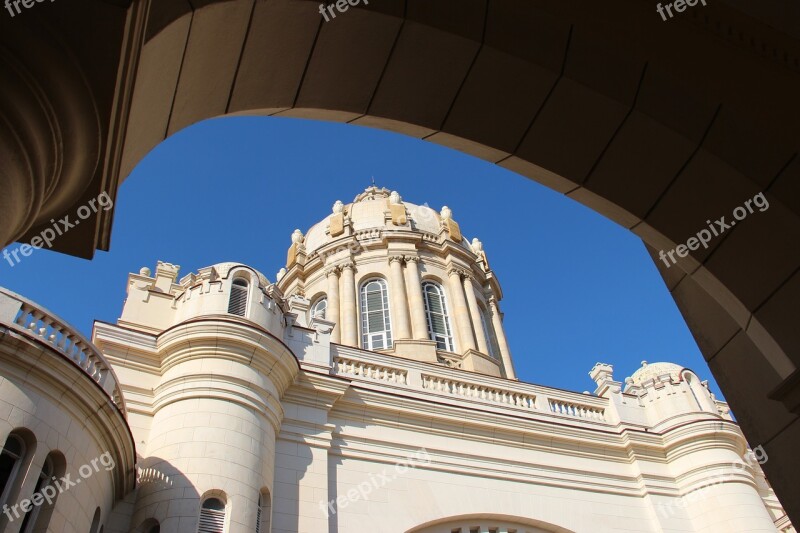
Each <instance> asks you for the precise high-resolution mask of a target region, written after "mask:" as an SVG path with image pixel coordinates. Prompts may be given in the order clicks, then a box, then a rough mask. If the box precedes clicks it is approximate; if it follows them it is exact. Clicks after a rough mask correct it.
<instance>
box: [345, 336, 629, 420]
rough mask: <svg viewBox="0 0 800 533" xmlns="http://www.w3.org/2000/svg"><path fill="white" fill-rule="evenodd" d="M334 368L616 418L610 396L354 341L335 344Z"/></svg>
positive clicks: (546, 410) (453, 394) (517, 407)
mask: <svg viewBox="0 0 800 533" xmlns="http://www.w3.org/2000/svg"><path fill="white" fill-rule="evenodd" d="M331 350H332V352H333V353H332V366H331V373H332V374H333V375H337V376H343V377H348V378H350V379H354V380H363V381H372V382H375V381H378V382H383V384H385V385H387V386H390V387H400V388H405V389H410V390H417V391H420V392H424V393H426V394H435V395H438V396H442V397H444V398H447V397H450V398H458V399H461V400H465V401H468V402H471V403H479V404H485V405H487V406H493V407H498V408H508V409H511V410H514V411H516V412H518V413H520V412H526V413H530V414H532V415H544V416H547V417H558V418H569V419H574V420H580V421H582V422H586V423H590V424H604V425H605V424H614V423H616V422H615V421H616V419H615V417H614V416H613V415H611V414H610V413H609V402H608V399H607V398H601V397H598V396H592V395H587V394H580V393H577V392H570V391H564V390H560V389H552V388H549V387H542V386H540V385H533V384H531V383H520V382H517V381H511V380H506V379H502V378H497V377H492V376H486V375H479V374H474V373H471V372H466V371H463V370H459V369H456V368H449V367H447V366H444V365H442V366H439V365H432V364H430V363H422V362H419V361H413V360H409V359H402V360H401V359H398V358H397V357H393V356H391V355H387V354H379V353H375V352H369V351H366V350H361V349H358V348H353V347H350V346H341V345H331Z"/></svg>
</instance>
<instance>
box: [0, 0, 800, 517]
mask: <svg viewBox="0 0 800 533" xmlns="http://www.w3.org/2000/svg"><path fill="white" fill-rule="evenodd" d="M193 4H194V5H195V6H196V7H194V8H193V7H192V5H191V4H190V3H189V2H185V1H183V0H160V1H159V2H149V1H144V0H142V1H138V2H132V3H131V2H124V1H114V2H111V1H109V2H99V3H98V2H90V1H89V0H83V1H78V2H77V3H73V4H70V6H66V7H63V6H61V5H58V4H56V6H57V7H53V8H52V9H51V11H48V12H45V11H44V10H42V11H41V13H42V18H41V19H39V20H42V21H44V22H42V24H41V25H40V26H38V25H37V23H36V22H31V20H32V19H30V18H29V19H28V20H27V21H26V22H24V24H25V25H26V26H22V24H23V23H22V22H19V21H14V23H13V24H17V26H13V28H12V26H11V25H10V24H9V23H8V22H7V21H4V22H3V24H4V29H5V27H6V25H8V28H9V30H11V29H13V35H15V36H19V35H21V34H22V33H24V32H27V33H25V35H29V36H30V35H35V33H36V32H37V31H39V32H42V35H44V34H45V33H46V32H50V31H53V27H57V28H59V30H58V31H60V32H63V33H64V34H65V38H64V39H62V40H61V42H62V43H65V44H64V47H65V48H66V49H67V52H70V53H67V55H68V56H69V57H70V58H71V60H72V61H73V62H75V61H77V63H78V64H77V65H76V66H75V68H76V69H78V70H82V72H83V74H84V78H82V79H80V78H78V79H76V78H75V77H74V72H73V73H72V74H71V75H70V78H69V80H68V81H69V84H68V85H66V87H67V88H68V90H70V91H71V92H73V93H75V94H79V95H80V101H81V102H85V101H86V98H87V91H86V90H85V89H86V87H85V86H84V85H81V83H79V82H80V81H82V80H83V81H84V82H85V85H87V86H89V89H90V90H89V91H88V94H89V96H88V97H93V98H94V103H95V106H96V108H97V109H96V111H97V112H96V113H89V112H80V110H78V112H77V113H71V114H65V116H64V117H63V118H62V117H56V120H55V122H53V121H51V122H49V123H48V122H47V121H46V120H44V119H43V120H42V121H41V124H38V123H37V124H33V125H32V124H30V123H24V121H22V120H16V118H17V116H18V113H12V112H11V111H8V110H7V109H5V108H4V109H3V111H4V115H5V116H7V117H9V116H10V117H11V119H9V120H6V122H4V123H3V125H2V127H0V139H2V140H3V143H2V146H3V147H4V150H6V151H7V152H8V153H9V154H17V153H22V152H24V153H26V154H27V156H26V158H14V157H11V156H9V158H8V159H7V160H8V161H11V163H12V164H10V166H9V170H8V174H7V175H8V176H9V178H6V179H7V180H8V181H9V182H10V183H12V184H13V185H14V187H10V186H9V188H8V190H10V191H12V193H13V194H11V196H10V197H11V198H12V199H13V198H17V197H19V198H18V200H16V201H12V202H7V203H8V204H9V205H8V206H4V207H8V208H7V209H5V208H4V211H3V212H4V217H5V218H6V220H4V227H6V228H12V229H14V228H23V229H24V230H25V231H24V235H23V230H19V231H17V233H16V234H15V233H14V232H13V231H12V232H10V233H9V235H10V236H11V237H7V238H18V237H19V235H23V238H26V237H27V238H30V237H32V236H33V235H36V234H37V233H38V231H40V229H41V224H46V221H47V218H49V217H50V216H52V213H56V212H62V213H68V212H74V207H75V206H77V205H79V204H80V203H81V202H82V201H84V200H85V199H86V198H88V197H90V194H89V193H90V192H95V193H96V192H97V191H99V190H101V189H102V190H108V191H109V192H110V193H111V194H112V195H113V193H115V191H116V186H117V183H118V180H119V179H120V178H121V177H124V176H126V175H127V174H128V173H129V172H130V170H131V169H132V168H133V166H135V165H136V163H137V162H138V161H139V160H140V159H141V158H142V157H143V156H144V155H145V154H146V153H147V152H148V151H149V150H150V149H151V148H152V147H153V146H155V145H156V144H158V143H159V142H160V141H162V140H163V139H164V138H166V137H167V136H169V135H170V134H172V133H174V132H176V131H178V130H180V129H182V128H184V127H186V126H188V125H190V124H193V123H195V122H197V121H199V120H202V119H205V118H209V117H214V116H221V115H226V114H265V115H280V116H294V117H307V118H318V119H328V120H338V121H343V122H349V123H354V124H360V125H367V126H373V127H380V128H387V129H391V130H393V131H398V132H401V133H404V134H407V135H411V136H415V137H418V138H424V139H426V140H429V141H431V142H436V143H439V144H443V145H446V146H450V147H453V148H456V149H459V150H462V151H464V152H467V153H470V154H473V155H475V156H477V157H480V158H483V159H486V160H489V161H492V162H494V163H497V164H499V165H501V166H503V167H505V168H508V169H510V170H513V171H515V172H517V173H519V174H521V175H523V176H526V177H528V178H531V179H534V180H536V181H538V182H540V183H542V184H544V185H546V186H548V187H551V188H553V189H555V190H557V191H559V192H562V193H564V194H567V195H568V196H570V197H571V198H573V199H575V200H577V201H579V202H581V203H583V204H585V205H587V206H589V207H591V208H593V209H595V210H597V211H598V212H600V213H602V214H604V215H605V216H607V217H609V218H611V219H612V220H615V221H616V222H618V223H620V224H621V225H623V226H625V227H627V228H629V229H630V230H631V231H633V232H634V233H635V234H637V235H639V236H640V237H641V238H642V239H643V240H644V241H645V242H646V243H647V244H648V246H649V248H650V249H651V251H653V253H654V254H657V252H656V251H658V250H662V249H663V250H672V249H674V248H676V246H677V245H678V244H680V243H686V242H687V239H688V238H689V237H692V236H694V235H695V234H697V233H698V232H699V231H701V230H704V229H705V228H707V227H708V226H709V225H710V224H711V222H710V221H712V220H717V219H718V218H719V217H721V216H727V217H728V220H730V219H731V216H730V215H731V212H732V211H733V209H734V208H736V207H738V206H741V205H743V204H744V203H745V202H746V201H747V200H751V199H753V198H754V197H755V196H756V195H757V194H759V193H761V192H764V193H765V194H766V196H765V197H766V198H767V199H768V200H769V203H770V207H769V209H768V210H767V211H764V212H761V213H759V214H758V215H757V216H755V215H754V216H752V217H751V218H747V220H746V221H743V222H742V223H741V224H739V225H738V226H736V227H735V228H733V227H730V228H729V229H728V230H726V231H725V232H724V234H723V235H719V236H715V238H714V239H712V240H710V241H709V242H708V243H707V244H708V247H707V248H705V247H702V248H698V249H697V250H696V251H693V252H692V253H691V254H690V255H688V256H687V257H684V258H680V259H679V260H678V261H677V265H675V266H667V265H669V263H668V262H664V261H661V260H660V259H659V257H658V256H657V255H655V256H654V258H655V261H656V264H657V265H658V266H659V268H660V269H661V271H662V275H663V277H664V279H665V282H666V283H667V286H668V287H669V289H670V291H671V292H672V294H673V296H674V297H675V300H676V302H677V304H678V306H679V308H680V309H681V312H682V313H683V315H684V317H686V320H687V322H688V324H689V326H690V328H691V330H692V331H693V333H694V335H695V338H696V339H697V341H698V344H699V345H700V348H701V350H702V351H703V353H704V355H705V357H706V359H707V360H708V362H709V366H710V367H711V369H712V371H713V373H714V375H715V377H716V378H717V381H718V382H719V384H720V386H721V387H722V389H723V391H724V392H725V394H726V397H727V398H728V399H729V401H730V403H731V405H732V406H733V408H734V410H735V412H736V413H737V417H738V419H739V421H740V422H741V424H742V427H743V429H744V430H745V432H746V434H747V435H748V437H749V439H750V441H751V443H752V444H753V445H754V446H755V445H758V444H761V445H763V446H764V448H765V449H766V450H767V452H768V453H769V456H770V460H769V461H768V463H766V464H765V470H766V471H767V473H768V475H769V476H770V480H771V482H772V483H773V485H774V486H775V488H776V491H777V492H778V494H779V495H780V496H781V497H782V499H783V503H784V505H785V506H786V509H787V511H788V512H789V513H790V515H792V516H793V518H794V519H795V520H800V515H799V514H798V513H800V508H798V505H799V504H798V503H796V502H800V498H798V497H797V492H796V489H795V488H794V487H793V478H794V475H795V474H796V473H797V472H798V471H800V465H798V459H797V458H796V457H795V455H794V452H793V444H794V443H796V442H798V440H800V424H798V422H797V416H796V414H795V413H794V412H793V411H795V412H796V411H798V410H800V408H798V405H800V392H798V391H799V390H800V389H798V387H797V384H798V378H797V376H798V374H797V372H796V366H797V365H798V363H799V361H800V349H798V348H800V333H799V332H798V331H797V330H796V328H795V327H794V321H793V320H792V319H793V318H794V317H796V316H797V315H798V303H797V302H798V301H800V298H799V297H798V296H800V273H799V272H798V266H800V249H798V247H797V246H796V243H797V242H798V240H799V239H798V238H800V220H799V219H798V212H799V211H800V199H798V196H799V195H798V189H797V185H796V183H797V179H798V175H800V159H798V158H797V156H796V154H797V150H798V138H800V135H799V133H800V120H797V119H798V118H800V117H799V115H800V113H798V106H797V103H796V101H795V95H796V94H797V93H798V89H800V81H799V79H798V75H797V72H798V68H800V64H798V59H797V58H798V57H800V53H799V51H800V46H798V41H797V39H796V38H792V37H790V36H789V35H787V34H786V33H782V32H780V31H777V30H775V29H774V27H770V26H769V25H767V24H765V23H764V21H767V22H770V23H771V24H773V26H775V27H777V26H779V25H780V21H781V18H782V16H783V15H785V14H786V13H790V11H786V13H784V14H783V15H782V14H781V13H780V12H779V11H778V12H775V11H769V9H767V8H763V9H764V11H762V12H759V13H749V14H748V13H742V12H739V11H736V10H734V9H732V8H730V7H729V6H727V5H726V4H725V3H724V2H719V3H717V5H714V6H707V7H695V8H693V9H691V10H688V11H687V12H686V13H685V14H683V15H682V17H679V18H676V19H675V20H670V21H668V22H667V23H665V22H664V21H663V20H662V19H661V18H660V17H658V15H657V14H656V13H655V12H654V11H653V9H652V6H651V5H650V4H648V3H646V2H634V1H632V0H631V1H620V2H617V3H613V4H611V3H604V4H599V3H584V4H582V5H580V6H575V5H566V4H567V3H565V2H548V1H530V0H492V1H491V2H489V1H487V0H468V1H464V0H458V1H455V0H437V1H436V2H430V1H424V0H408V1H403V0H385V1H380V2H379V1H377V0H375V1H373V2H370V4H368V5H367V6H366V8H353V9H349V10H348V11H347V12H346V13H342V14H341V15H340V16H338V17H337V18H336V19H335V20H332V21H330V22H324V20H323V19H322V17H320V15H319V12H318V7H319V4H318V3H316V2H310V1H306V0H303V1H289V0H258V1H254V0H207V1H204V2H200V3H198V2H193ZM789 5H790V4H789V3H788V2H787V3H785V4H781V3H778V9H780V7H781V6H784V8H785V9H787V10H788V9H790V8H788V7H785V6H789ZM99 6H102V7H99ZM82 10H83V11H82ZM86 10H91V11H92V12H94V13H95V14H97V15H98V16H109V17H110V18H109V21H110V22H109V25H108V27H107V28H106V29H105V31H104V32H99V31H95V32H94V33H92V34H91V35H88V36H87V35H83V36H82V38H83V40H81V39H80V38H78V36H77V35H76V34H77V32H79V31H80V30H82V29H85V28H86V26H87V24H89V22H87V17H86V13H87V12H88V11H86ZM111 15H113V16H111ZM753 16H756V17H760V18H761V19H762V20H759V19H757V18H754V17H753ZM48 17H51V18H50V19H48ZM770 17H772V19H770ZM65 22H66V23H65ZM70 22H74V24H70ZM784 31H786V32H789V31H791V28H789V27H788V26H787V27H785V28H784ZM4 35H12V33H4ZM109 36H114V37H115V38H116V40H115V41H114V42H115V43H117V46H118V50H119V52H120V57H121V59H120V61H119V63H118V64H116V65H114V64H111V62H110V61H108V58H107V57H105V56H103V57H104V58H105V62H101V61H100V59H98V58H100V57H101V56H99V55H98V54H97V52H94V51H92V50H90V48H91V46H86V44H87V43H88V42H89V41H91V40H92V39H95V40H96V44H97V48H98V49H99V48H102V45H101V44H100V43H102V44H103V45H104V44H105V43H106V41H107V39H108V37H109ZM6 39H7V38H6ZM51 41H52V40H46V41H45V40H42V42H43V43H50V42H51ZM21 43H22V41H21V40H18V41H14V42H13V43H12V45H9V47H8V50H10V52H9V51H8V50H7V51H6V53H5V55H4V56H3V58H4V61H6V62H7V63H13V64H14V66H15V69H14V71H15V72H23V73H24V75H23V74H20V76H19V77H18V79H19V80H21V81H18V80H17V78H14V80H13V81H12V82H6V85H5V87H6V91H8V90H9V89H8V87H9V84H11V85H13V87H14V90H15V91H16V92H17V93H19V92H20V91H19V87H29V86H32V85H31V83H30V80H31V79H33V80H34V81H38V82H39V83H38V86H37V87H36V90H37V91H39V92H41V93H44V94H46V95H55V94H56V93H57V91H59V90H60V91H62V92H63V90H64V85H59V81H61V78H63V77H65V76H67V74H66V73H60V72H58V71H57V69H56V68H55V67H54V66H53V67H51V68H49V69H48V68H44V69H40V70H41V71H42V72H45V74H41V72H37V71H35V69H32V68H31V69H28V70H27V71H26V70H25V69H24V68H16V67H18V66H19V64H22V65H23V67H24V66H25V64H26V61H29V62H31V63H32V64H35V59H34V57H35V56H28V55H27V54H32V53H33V52H34V51H35V50H32V51H29V52H26V51H25V47H24V46H22V45H21ZM77 43H81V44H77ZM4 44H5V43H4ZM42 46H44V45H42ZM70 46H72V47H73V48H74V49H73V50H69V47H70ZM51 48H55V46H54V45H53V46H51ZM64 53H66V52H64ZM48 57H51V56H48ZM76 57H77V60H76V59H75V58H76ZM687 59H691V60H687ZM93 61H94V63H93ZM45 75H47V76H50V77H48V78H47V79H46V80H45V81H42V79H41V78H42V76H45ZM15 84H16V85H15ZM33 85H36V84H33ZM39 92H36V91H33V90H31V91H29V93H31V94H37V95H38V94H39ZM8 94H11V93H8ZM7 100H8V102H11V101H12V99H11V98H9V99H7ZM51 100H53V101H56V100H58V99H57V98H55V96H53V97H52V98H51ZM38 101H39V100H36V102H38ZM26 102H27V100H26ZM36 102H34V100H31V103H30V107H31V108H34V107H35V106H36V105H38V104H36ZM3 105H5V106H8V105H9V104H8V103H6V104H3ZM54 107H55V108H56V109H61V108H60V107H58V105H55V104H54ZM67 107H68V106H67ZM61 122H64V123H66V124H73V123H74V124H78V125H80V126H82V127H83V129H80V130H79V131H83V132H84V136H88V137H91V135H93V133H92V132H94V134H95V135H98V136H100V137H101V138H102V142H101V143H100V146H99V147H97V149H96V150H92V151H91V153H90V154H88V156H87V155H86V154H85V153H81V155H82V156H85V157H88V158H89V160H88V161H87V160H86V159H84V158H83V157H80V158H77V159H75V156H74V152H69V151H68V152H65V153H68V154H73V155H72V157H73V159H71V160H70V161H71V162H72V165H71V166H70V167H69V171H70V172H69V173H68V175H59V174H58V172H57V170H53V169H51V168H49V167H47V168H45V169H37V168H33V167H32V165H31V164H30V161H33V160H36V159H37V158H39V159H43V160H47V157H49V156H48V155H47V153H48V152H47V150H41V149H40V148H41V146H40V144H41V143H36V142H33V141H32V139H37V138H38V139H44V138H48V136H47V133H48V131H49V130H48V128H51V129H52V128H53V127H54V126H53V124H54V123H55V124H61ZM98 124H99V125H100V127H99V128H98V127H97V125H98ZM91 125H94V129H93V128H91V127H89V126H91ZM37 128H38V129H37ZM70 129H71V128H70ZM20 132H22V133H20ZM31 132H33V133H31ZM37 135H38V137H37ZM31 146H35V147H37V148H38V150H29V153H28V152H25V149H26V148H29V147H31ZM14 147H16V148H14ZM37 154H38V155H37ZM91 162H94V163H95V165H94V166H92V165H90V164H89V163H91ZM44 166H45V167H46V166H47V165H44ZM52 166H53V167H57V165H55V163H54V164H53V165H52ZM87 169H94V174H93V175H92V176H91V177H90V176H87V173H88V172H89V171H88V170H87ZM31 176H36V177H38V179H39V181H36V180H33V178H31ZM48 176H49V177H51V178H52V176H57V177H58V178H59V179H61V180H62V181H61V182H60V183H61V186H60V187H55V186H54V185H53V183H52V181H51V182H48V181H47V179H46V178H47V177H48ZM18 177H20V178H18ZM90 178H91V185H85V186H84V187H81V186H80V184H81V179H83V180H87V181H89V180H90ZM14 180H18V181H14ZM19 180H22V181H24V180H33V181H34V182H35V183H36V184H37V185H36V186H31V187H29V189H30V190H27V189H25V187H19V186H18V183H20V182H21V181H19ZM25 183H27V182H25ZM67 185H69V187H67ZM34 190H35V191H38V192H36V193H35V194H34V193H32V192H30V191H34ZM56 190H58V191H61V192H63V191H65V190H66V191H68V192H69V194H66V195H65V194H58V195H57V194H55V192H54V191H56ZM26 194H32V195H33V196H34V197H35V198H37V202H34V203H33V205H30V206H28V207H27V209H25V208H23V207H24V206H21V203H20V202H21V200H19V199H21V198H26ZM51 200H52V201H51ZM70 202H72V204H70ZM707 221H708V222H707ZM94 230H95V231H94V232H90V233H91V234H89V233H87V234H86V235H84V234H80V235H78V234H77V233H74V234H73V233H70V236H69V239H70V241H76V242H70V243H69V244H70V245H74V250H80V252H73V253H83V254H86V244H85V243H88V246H89V249H90V250H93V249H94V247H95V246H98V247H100V248H104V247H106V246H107V245H108V239H109V235H110V217H107V218H106V219H104V220H98V222H97V225H96V226H95V227H94ZM15 231H16V230H15ZM82 231H83V230H82ZM87 231H88V230H87ZM63 242H67V241H63ZM64 246H65V251H71V250H72V249H71V248H70V247H69V246H67V245H64Z"/></svg>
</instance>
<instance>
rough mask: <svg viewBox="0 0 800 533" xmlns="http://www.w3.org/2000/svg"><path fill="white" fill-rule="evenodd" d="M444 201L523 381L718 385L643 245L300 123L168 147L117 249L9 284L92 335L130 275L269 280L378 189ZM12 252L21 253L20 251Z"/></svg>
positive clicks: (114, 309) (402, 147)
mask: <svg viewBox="0 0 800 533" xmlns="http://www.w3.org/2000/svg"><path fill="white" fill-rule="evenodd" d="M373 176H374V178H375V182H376V185H378V186H381V187H387V188H389V189H396V190H397V191H399V192H400V194H401V195H402V196H403V199H404V200H406V201H409V202H412V203H417V204H423V203H427V204H428V205H430V206H431V207H433V208H436V209H440V208H441V207H442V206H443V205H448V206H449V207H450V208H451V209H452V210H453V218H454V219H455V220H456V221H457V222H458V223H459V224H460V225H461V229H462V232H463V233H464V234H465V236H466V237H468V238H469V239H470V240H471V239H472V237H478V238H480V239H481V240H482V241H483V243H484V249H485V251H486V253H487V255H488V258H489V262H490V264H491V265H492V268H493V269H494V271H495V272H496V273H497V275H498V277H499V279H500V283H501V285H502V287H503V291H504V296H505V297H504V299H503V301H502V302H501V304H500V305H501V309H502V311H503V312H504V313H505V326H506V332H507V335H508V339H509V343H510V345H511V351H512V354H513V357H514V360H515V364H516V368H517V373H518V375H519V377H520V379H522V380H524V381H529V382H533V383H538V384H542V385H548V386H552V387H559V388H564V389H570V390H577V391H583V390H590V391H591V390H594V383H593V382H592V381H591V380H590V379H589V377H588V375H587V373H588V372H589V370H590V369H591V368H592V366H593V365H594V363H596V362H597V361H602V362H607V363H611V364H613V365H614V367H615V372H614V377H615V378H616V379H618V380H620V381H623V380H624V378H625V377H626V376H629V375H630V374H631V373H632V372H633V371H635V370H636V368H638V367H639V366H640V361H642V360H647V361H649V362H656V361H672V362H675V363H678V364H682V365H684V366H687V367H689V368H692V369H693V370H695V371H696V372H697V373H698V374H699V375H700V376H701V378H703V379H709V380H710V382H711V385H712V390H713V391H714V392H715V393H716V394H717V395H718V397H720V398H721V395H720V393H719V388H718V387H717V385H716V383H714V381H713V378H712V377H711V373H710V371H709V370H708V367H707V366H706V364H705V362H704V360H703V357H702V355H701V354H700V351H699V350H698V348H697V345H696V344H695V342H694V340H693V338H692V336H691V334H690V332H689V330H688V328H687V327H686V325H685V323H684V321H683V319H682V317H681V315H680V313H679V312H678V309H677V307H676V306H675V303H674V302H673V300H672V298H671V297H670V295H669V293H668V291H667V289H666V287H665V286H664V283H663V281H662V280H661V277H660V276H659V274H658V271H657V270H656V268H655V266H654V265H653V264H652V261H651V260H650V258H649V256H648V255H647V252H646V251H645V248H644V245H643V244H642V242H641V240H639V239H638V238H637V237H635V236H634V235H633V234H631V233H630V232H628V231H627V230H625V229H624V228H622V227H620V226H618V225H616V224H615V223H613V222H611V221H609V220H607V219H605V218H603V217H602V216H600V215H598V214H597V213H595V212H594V211H591V210H590V209H588V208H586V207H584V206H582V205H580V204H578V203H576V202H574V201H572V200H570V199H568V198H566V197H564V196H562V195H560V194H557V193H555V192H553V191H551V190H549V189H547V188H545V187H542V186H540V185H538V184H537V183H535V182H532V181H530V180H528V179H526V178H522V177H520V176H518V175H516V174H514V173H511V172H508V171H506V170H503V169H501V168H499V167H496V166H494V165H492V164H489V163H486V162H484V161H481V160H478V159H475V158H473V157H470V156H467V155H464V154H462V153H459V152H456V151H453V150H450V149H448V148H444V147H441V146H438V145H435V144H432V143H427V142H424V141H419V140H416V139H411V138H409V137H404V136H401V135H397V134H394V133H390V132H384V131H379V130H373V129H367V128H361V127H357V126H349V125H344V124H334V123H325V122H316V121H307V120H298V119H281V118H266V117H231V118H224V119H215V120H210V121H205V122H202V123H200V124H197V125H195V126H193V127H190V128H188V129H186V130H184V131H182V132H179V133H178V134H176V135H174V136H172V137H171V138H169V139H168V140H167V141H165V142H164V143H162V144H161V145H159V146H158V147H157V148H156V149H155V150H153V152H151V153H150V154H149V155H148V156H147V157H146V158H145V159H144V160H143V161H142V162H141V163H140V164H139V166H138V167H137V168H136V169H135V170H134V172H133V173H132V174H131V176H130V177H129V178H128V179H127V180H126V181H125V183H123V184H122V186H121V188H120V193H119V197H118V198H117V202H116V205H115V209H116V212H115V220H114V229H113V233H112V239H111V251H110V252H107V253H106V252H98V253H97V255H96V256H95V259H94V260H92V261H86V260H82V259H76V258H73V257H68V256H64V255H61V254H57V253H54V252H50V251H45V250H39V251H36V252H35V253H34V254H33V255H32V256H30V257H27V258H25V259H24V260H23V262H22V263H20V264H18V265H16V266H15V267H13V268H12V267H10V266H9V265H8V263H6V262H5V261H3V262H0V284H2V285H4V286H6V287H9V288H10V289H11V290H13V291H16V292H19V293H20V294H22V295H24V296H26V297H28V298H30V299H32V300H34V301H36V302H38V303H40V304H42V305H44V306H45V307H47V308H48V309H50V310H51V311H53V312H55V313H56V314H58V315H60V316H61V317H62V318H64V319H65V320H67V321H68V322H69V323H71V324H73V325H74V326H76V327H77V328H78V329H80V330H81V331H82V332H84V333H85V334H86V335H87V336H89V334H90V332H91V327H92V323H93V321H94V320H95V319H97V320H104V321H108V322H114V321H116V319H117V318H118V316H119V314H120V311H121V309H122V305H123V302H124V299H125V284H126V279H127V274H128V273H129V272H138V271H139V269H140V268H141V267H143V266H148V267H150V268H151V269H153V270H154V269H155V264H156V261H158V260H162V261H167V262H170V263H176V264H179V265H181V276H182V275H185V274H187V273H189V272H191V271H196V270H197V269H198V268H201V267H204V266H208V265H211V264H214V263H219V262H223V261H240V262H243V263H247V264H249V265H251V266H253V267H255V268H257V269H258V270H260V271H261V272H263V273H264V274H265V275H266V276H267V277H268V278H269V279H270V280H272V281H274V279H275V273H276V272H277V271H278V269H279V268H281V267H282V266H284V263H285V260H286V250H287V248H288V246H289V244H290V242H291V241H290V235H291V233H292V231H293V230H294V229H295V228H300V229H302V230H303V231H305V230H306V229H308V228H309V227H310V226H311V225H313V224H314V223H316V222H318V221H319V220H320V219H322V218H323V217H324V216H326V215H327V214H328V213H329V212H330V209H331V205H332V204H333V202H334V201H335V200H342V201H343V202H345V203H347V202H350V201H352V200H353V198H354V197H355V196H356V194H358V193H359V192H361V191H362V190H363V189H364V188H365V187H367V186H369V185H370V183H371V179H372V177H373ZM12 247H15V246H12Z"/></svg>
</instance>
